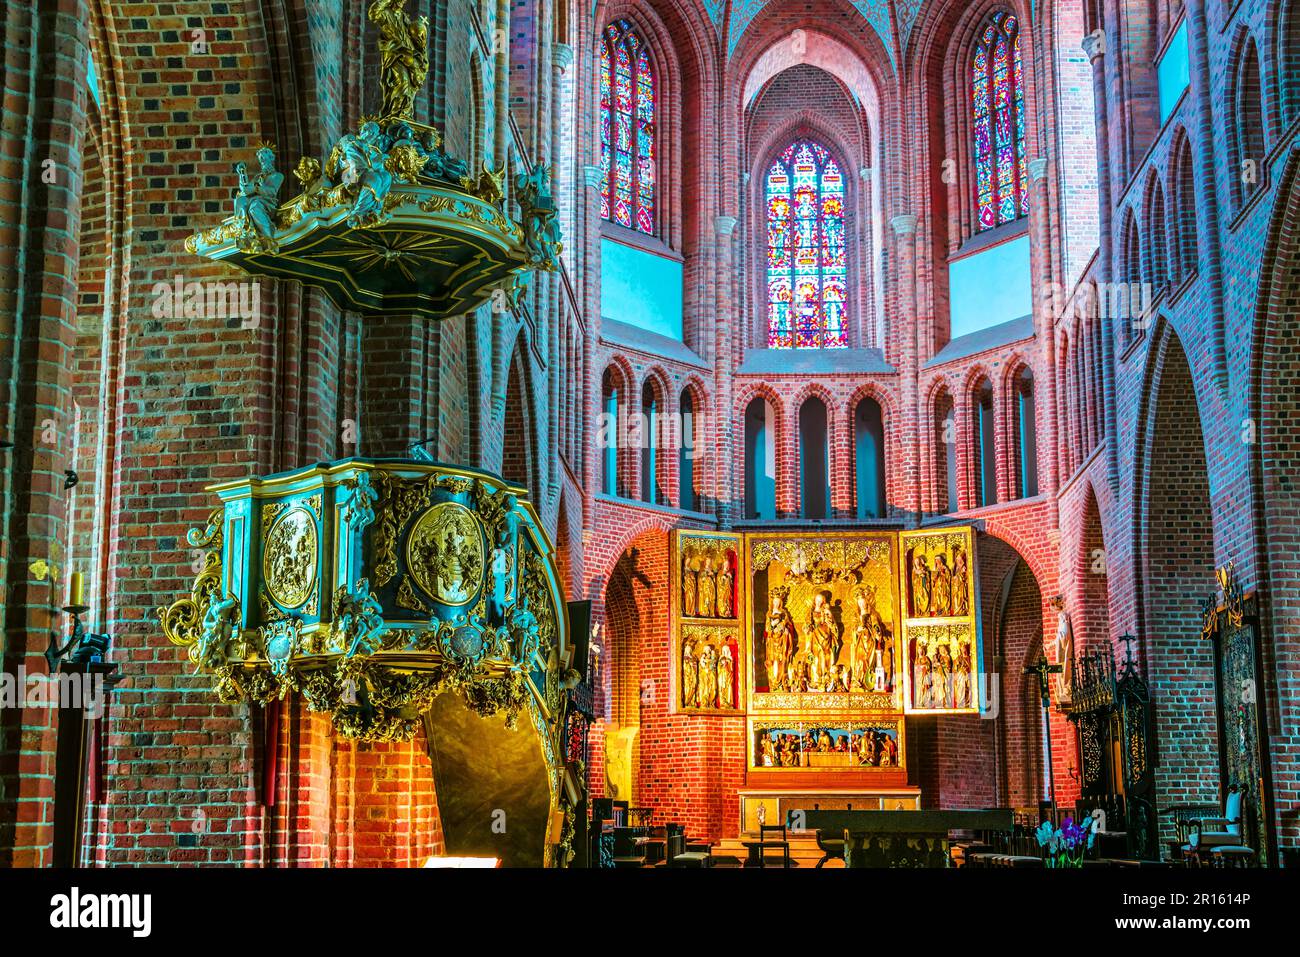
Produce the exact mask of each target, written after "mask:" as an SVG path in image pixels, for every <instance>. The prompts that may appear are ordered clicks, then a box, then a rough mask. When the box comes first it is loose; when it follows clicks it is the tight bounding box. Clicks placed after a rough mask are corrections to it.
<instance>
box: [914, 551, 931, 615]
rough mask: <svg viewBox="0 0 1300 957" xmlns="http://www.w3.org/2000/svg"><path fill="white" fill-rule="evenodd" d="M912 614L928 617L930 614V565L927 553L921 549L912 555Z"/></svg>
mask: <svg viewBox="0 0 1300 957" xmlns="http://www.w3.org/2000/svg"><path fill="white" fill-rule="evenodd" d="M912 615H913V616H914V617H916V618H927V617H929V615H930V566H929V565H928V564H927V563H926V561H925V553H924V552H922V551H920V550H919V549H918V550H917V551H916V552H915V554H913V556H912Z"/></svg>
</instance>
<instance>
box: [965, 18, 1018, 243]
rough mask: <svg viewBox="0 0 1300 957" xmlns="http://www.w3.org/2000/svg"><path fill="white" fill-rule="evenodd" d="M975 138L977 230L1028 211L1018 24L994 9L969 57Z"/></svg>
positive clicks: (998, 224) (999, 223) (1014, 217)
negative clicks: (971, 57)
mask: <svg viewBox="0 0 1300 957" xmlns="http://www.w3.org/2000/svg"><path fill="white" fill-rule="evenodd" d="M971 113H972V119H973V123H974V139H975V207H976V210H977V211H978V213H979V223H978V225H977V227H976V232H982V231H983V230H986V229H992V228H993V227H994V226H1001V225H1002V224H1003V223H1009V222H1012V221H1014V220H1016V219H1018V218H1019V217H1021V216H1027V215H1029V189H1028V185H1029V180H1028V177H1027V175H1026V158H1025V87H1024V63H1023V61H1022V60H1021V57H1020V24H1019V21H1017V20H1016V18H1015V17H1014V16H1012V15H1011V14H1009V13H995V14H993V16H992V17H990V18H989V20H988V22H987V23H986V24H985V26H984V32H983V33H982V34H981V35H980V39H979V43H977V44H976V46H975V55H974V57H973V59H972V61H971Z"/></svg>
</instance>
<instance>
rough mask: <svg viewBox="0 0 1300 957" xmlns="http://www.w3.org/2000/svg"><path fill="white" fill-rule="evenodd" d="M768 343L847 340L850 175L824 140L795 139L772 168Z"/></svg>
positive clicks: (828, 344)
mask: <svg viewBox="0 0 1300 957" xmlns="http://www.w3.org/2000/svg"><path fill="white" fill-rule="evenodd" d="M766 199H767V304H768V305H767V343H768V345H769V346H770V347H771V348H773V349H791V348H794V349H842V348H844V347H845V346H847V345H848V335H847V332H846V327H845V306H846V304H847V301H848V296H847V289H848V281H847V276H846V273H845V262H846V256H845V249H844V177H843V176H842V175H841V174H840V167H839V165H838V164H837V163H836V162H835V160H834V159H833V158H832V157H831V155H830V153H828V152H827V151H826V149H825V148H824V147H822V146H821V145H820V144H818V143H814V142H813V141H812V140H808V139H799V140H795V141H794V142H793V143H791V144H790V145H789V146H787V147H786V148H785V150H784V151H783V152H782V153H781V155H780V156H778V157H777V158H776V160H775V161H774V162H773V163H772V166H771V167H770V168H769V169H768V171H767V193H766Z"/></svg>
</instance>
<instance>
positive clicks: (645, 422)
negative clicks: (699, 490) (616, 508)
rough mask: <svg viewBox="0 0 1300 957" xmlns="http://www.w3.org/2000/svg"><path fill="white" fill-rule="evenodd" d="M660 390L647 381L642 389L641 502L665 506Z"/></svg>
mask: <svg viewBox="0 0 1300 957" xmlns="http://www.w3.org/2000/svg"><path fill="white" fill-rule="evenodd" d="M659 406H660V402H659V390H658V389H656V388H655V385H654V383H653V382H651V381H649V380H647V381H646V383H645V384H644V385H643V386H642V387H641V421H640V423H639V425H640V427H641V501H643V502H649V503H650V504H651V505H665V504H667V502H666V501H665V496H664V490H663V488H662V487H661V486H660V484H659V465H660V463H659V425H660V423H659Z"/></svg>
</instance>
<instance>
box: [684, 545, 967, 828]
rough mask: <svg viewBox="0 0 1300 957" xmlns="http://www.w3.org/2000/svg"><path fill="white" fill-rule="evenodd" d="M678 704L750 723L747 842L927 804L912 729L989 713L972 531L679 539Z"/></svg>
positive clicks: (744, 795)
mask: <svg viewBox="0 0 1300 957" xmlns="http://www.w3.org/2000/svg"><path fill="white" fill-rule="evenodd" d="M670 568H671V578H670V586H671V590H672V655H673V662H674V665H673V689H672V692H673V707H674V710H675V711H676V712H677V713H679V714H685V715H691V716H693V717H699V718H707V717H709V716H733V717H743V718H744V723H745V731H746V738H747V745H746V769H745V771H746V773H745V788H744V789H743V790H742V791H741V792H740V829H741V830H742V831H744V832H752V831H756V830H757V829H758V826H759V824H761V823H764V822H767V823H776V822H777V821H780V820H784V819H785V817H786V812H787V811H790V810H794V809H797V808H812V807H814V806H816V807H819V808H822V809H846V808H853V809H859V810H873V809H881V810H899V809H914V808H919V807H920V791H919V789H917V788H916V787H913V786H910V785H909V783H908V780H909V776H908V764H907V742H906V721H907V719H908V718H916V719H919V718H922V717H923V716H925V715H938V714H977V713H979V711H980V709H981V706H982V703H981V700H980V688H979V681H978V677H979V674H980V663H981V662H980V655H981V652H980V632H979V619H978V614H977V603H976V599H975V595H976V582H975V576H974V568H975V563H974V533H973V530H972V529H971V528H969V527H966V526H960V527H944V528H942V529H934V530H924V531H910V532H896V531H843V532H825V533H820V532H764V531H753V532H737V533H725V532H704V531H678V532H675V533H674V536H673V547H672V560H671V563H670Z"/></svg>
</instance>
